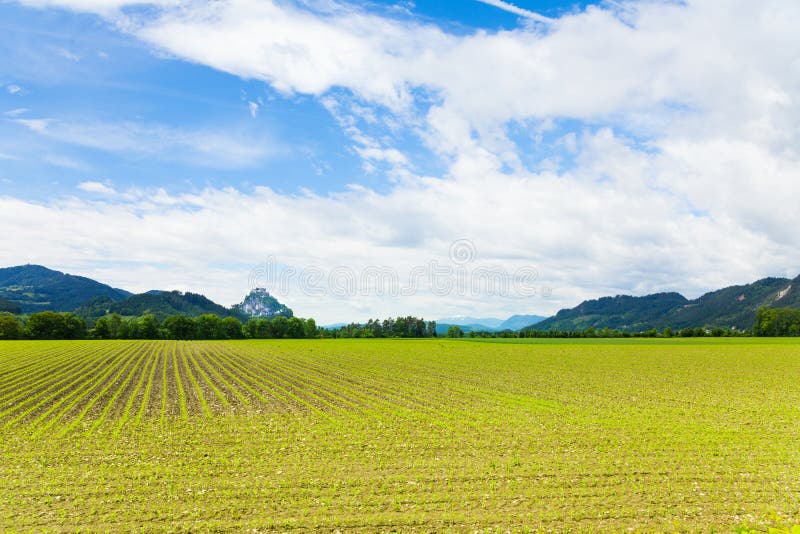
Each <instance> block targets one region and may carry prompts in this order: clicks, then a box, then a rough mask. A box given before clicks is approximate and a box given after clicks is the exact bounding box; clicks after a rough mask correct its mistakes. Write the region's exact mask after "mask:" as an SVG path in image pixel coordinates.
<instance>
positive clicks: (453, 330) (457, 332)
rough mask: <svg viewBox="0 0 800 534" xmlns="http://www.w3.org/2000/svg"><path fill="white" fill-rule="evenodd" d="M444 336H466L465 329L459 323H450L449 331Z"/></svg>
mask: <svg viewBox="0 0 800 534" xmlns="http://www.w3.org/2000/svg"><path fill="white" fill-rule="evenodd" d="M444 337H450V338H459V337H464V331H463V330H461V327H460V326H458V325H450V326H449V327H448V328H447V333H446V334H445V335H444Z"/></svg>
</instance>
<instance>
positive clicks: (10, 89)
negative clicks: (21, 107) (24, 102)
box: [6, 84, 22, 95]
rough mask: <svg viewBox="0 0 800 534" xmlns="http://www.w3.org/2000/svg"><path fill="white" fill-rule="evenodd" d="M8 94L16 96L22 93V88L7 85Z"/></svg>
mask: <svg viewBox="0 0 800 534" xmlns="http://www.w3.org/2000/svg"><path fill="white" fill-rule="evenodd" d="M6 92H8V94H10V95H16V94H17V93H20V92H22V87H20V86H19V85H14V84H11V85H6Z"/></svg>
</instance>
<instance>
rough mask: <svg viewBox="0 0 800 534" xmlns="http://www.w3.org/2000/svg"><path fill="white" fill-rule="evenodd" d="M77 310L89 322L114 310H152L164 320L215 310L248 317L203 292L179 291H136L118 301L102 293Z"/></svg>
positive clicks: (138, 312) (135, 313)
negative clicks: (101, 295) (140, 292)
mask: <svg viewBox="0 0 800 534" xmlns="http://www.w3.org/2000/svg"><path fill="white" fill-rule="evenodd" d="M75 313H76V315H79V316H80V317H83V318H84V319H86V320H88V321H90V322H91V321H93V320H95V319H98V318H99V317H103V316H104V315H109V314H112V313H118V314H120V315H122V316H139V315H144V314H153V315H155V316H156V318H157V319H158V320H163V319H165V318H167V317H169V316H170V315H186V316H189V317H197V316H198V315H203V314H206V313H213V314H215V315H218V316H220V317H229V316H232V317H236V318H238V319H246V316H244V315H243V314H241V313H238V312H236V311H233V310H230V309H228V308H226V307H224V306H222V305H220V304H217V303H216V302H213V301H212V300H210V299H208V298H207V297H205V296H203V295H198V294H196V293H183V292H180V291H160V292H154V291H151V292H148V293H142V294H140V295H133V296H131V297H128V298H126V299H125V300H121V301H118V302H115V301H112V300H111V299H108V298H102V297H101V298H97V299H95V300H93V301H91V302H89V303H87V304H85V305H84V306H81V307H80V308H78V309H76V310H75Z"/></svg>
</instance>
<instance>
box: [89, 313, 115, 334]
mask: <svg viewBox="0 0 800 534" xmlns="http://www.w3.org/2000/svg"><path fill="white" fill-rule="evenodd" d="M91 335H92V337H93V338H94V339H112V337H111V326H109V324H108V319H106V318H105V317H101V318H99V319H98V320H97V321H96V322H95V323H94V327H93V328H92V331H91Z"/></svg>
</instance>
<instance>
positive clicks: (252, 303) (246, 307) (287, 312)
mask: <svg viewBox="0 0 800 534" xmlns="http://www.w3.org/2000/svg"><path fill="white" fill-rule="evenodd" d="M233 311H234V312H235V313H236V314H238V315H240V316H243V317H260V318H261V317H263V318H272V317H278V316H281V317H293V316H294V313H293V312H292V310H291V309H290V308H289V307H287V306H286V305H285V304H281V303H280V302H278V299H276V298H275V297H273V296H272V295H270V294H269V291H267V290H266V289H264V288H256V289H254V290H252V291H250V293H248V294H247V296H246V297H245V298H244V300H243V301H242V302H241V303H239V304H235V305H234V306H233Z"/></svg>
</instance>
